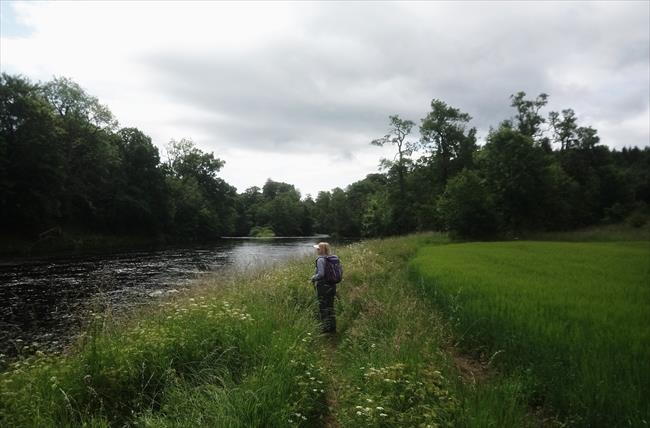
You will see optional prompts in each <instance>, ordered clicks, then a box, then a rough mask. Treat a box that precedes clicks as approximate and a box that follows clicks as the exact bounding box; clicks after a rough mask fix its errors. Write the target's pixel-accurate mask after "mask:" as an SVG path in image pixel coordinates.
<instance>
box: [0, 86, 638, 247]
mask: <svg viewBox="0 0 650 428" xmlns="http://www.w3.org/2000/svg"><path fill="white" fill-rule="evenodd" d="M510 101H511V106H512V107H513V117H511V118H507V119H505V120H503V121H502V122H501V123H500V124H497V126H496V128H493V129H491V130H490V132H489V134H488V135H487V137H486V142H485V144H483V145H479V144H478V142H477V131H476V128H475V127H472V126H471V120H472V118H471V117H470V115H469V114H467V113H464V112H462V111H460V110H459V109H457V108H454V107H452V106H449V105H448V104H446V103H445V102H444V101H441V100H437V99H434V100H433V101H432V102H431V110H430V111H429V112H427V113H426V114H425V115H424V118H422V119H421V121H420V123H419V126H418V125H417V124H416V123H415V122H413V121H410V120H406V119H402V118H400V117H399V116H390V117H389V121H388V124H387V128H388V133H387V134H386V135H384V136H383V137H381V138H378V139H376V140H374V141H372V142H369V143H372V144H374V145H392V146H394V149H395V157H394V159H392V160H389V159H383V160H382V161H381V163H380V168H379V171H378V172H377V173H374V174H370V175H368V176H367V177H366V178H365V179H363V180H361V181H358V182H355V183H352V184H350V185H349V186H347V188H346V189H340V188H335V189H333V190H331V191H323V192H320V193H319V194H318V195H316V198H315V199H313V198H312V197H311V196H309V195H308V196H307V197H304V198H303V197H302V195H301V194H300V192H299V191H298V190H297V189H296V188H295V186H293V185H291V184H288V183H281V182H275V181H272V180H270V179H269V180H268V181H267V182H266V183H265V184H264V185H263V186H262V188H259V187H251V188H249V189H246V190H245V191H244V192H243V193H237V190H236V189H235V188H234V187H233V186H231V185H229V184H228V183H226V182H225V181H224V180H223V179H221V178H219V171H220V169H221V168H222V167H223V166H224V161H223V160H222V159H219V158H218V157H216V156H215V155H214V154H213V153H205V152H203V151H202V150H201V149H199V148H198V147H197V146H196V145H195V144H194V143H193V142H192V141H191V140H188V139H181V140H171V141H170V142H169V144H168V145H167V146H166V153H165V157H164V159H161V156H160V153H159V151H158V149H157V148H156V146H155V145H154V144H152V141H151V138H149V137H148V136H147V135H145V134H144V133H143V132H142V131H140V130H138V129H136V128H120V127H119V125H118V122H117V121H116V119H115V118H114V117H113V115H112V113H111V112H110V110H109V109H108V108H107V107H106V106H104V105H102V104H101V103H100V102H99V100H98V99H97V98H95V97H93V96H92V95H90V94H88V93H86V92H85V91H84V90H83V89H82V88H81V87H80V86H79V85H78V84H76V83H75V82H73V81H72V80H70V79H67V78H54V79H53V80H52V81H49V82H45V83H33V82H30V81H29V80H28V79H26V78H24V77H22V76H13V75H8V74H2V75H1V77H0V234H2V235H3V236H5V237H8V236H11V237H21V238H23V239H30V240H34V239H39V237H40V238H42V237H43V236H48V235H51V234H53V233H54V234H60V233H63V232H66V233H70V232H74V233H98V234H105V235H137V236H147V237H158V238H160V237H165V239H168V240H174V239H194V240H198V239H214V238H218V237H220V236H246V235H249V234H256V233H258V232H259V231H265V232H269V231H272V232H273V233H275V234H276V235H279V236H291V235H311V234H313V233H328V234H332V235H338V236H349V237H359V236H387V235H395V234H403V233H407V232H412V231H419V230H447V231H450V232H451V233H452V234H453V235H455V236H457V237H461V238H469V237H471V238H491V237H507V236H517V235H518V234H520V233H525V232H530V231H543V230H564V229H572V228H576V227H581V226H588V225H592V224H597V223H603V222H620V221H624V220H625V221H628V222H630V223H631V224H632V225H634V226H641V225H643V224H644V223H645V222H646V221H647V218H648V212H649V209H650V208H649V207H650V149H649V148H648V147H646V148H644V149H639V148H636V147H635V148H624V149H622V150H620V151H617V150H611V149H609V148H608V147H607V146H605V145H601V144H600V139H599V137H598V135H597V131H596V130H595V129H593V128H592V127H589V126H583V125H581V124H579V123H578V120H577V116H576V114H575V112H574V111H573V110H572V109H570V108H567V109H565V110H562V111H560V112H550V113H548V114H547V115H542V113H541V111H542V109H543V108H544V107H545V106H546V104H547V101H548V96H547V95H546V94H540V95H539V96H537V97H536V98H534V99H529V98H526V94H525V93H524V92H519V93H517V94H514V95H512V96H511V97H510ZM416 126H417V128H416ZM417 131H419V136H417V135H416V132H417ZM416 156H417V157H416Z"/></svg>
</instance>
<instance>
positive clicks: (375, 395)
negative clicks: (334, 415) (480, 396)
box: [342, 363, 458, 427]
mask: <svg viewBox="0 0 650 428" xmlns="http://www.w3.org/2000/svg"><path fill="white" fill-rule="evenodd" d="M360 370H361V372H362V373H361V376H360V384H359V385H357V386H352V385H350V386H349V387H348V388H347V393H346V400H345V401H346V402H348V407H347V409H346V412H345V414H344V415H342V417H343V419H344V420H345V422H347V423H345V425H350V426H422V427H427V426H431V427H434V426H435V427H439V426H450V425H451V421H452V419H453V415H454V413H455V412H456V410H457V407H458V402H457V400H456V399H455V398H454V397H452V396H451V394H450V393H449V391H448V389H447V381H446V380H445V378H444V377H443V376H442V374H441V373H440V372H439V371H437V370H431V369H428V368H425V367H408V366H407V365H405V364H403V363H396V364H393V365H390V366H385V367H379V368H375V367H367V368H366V367H361V369H360ZM348 394H349V395H348Z"/></svg>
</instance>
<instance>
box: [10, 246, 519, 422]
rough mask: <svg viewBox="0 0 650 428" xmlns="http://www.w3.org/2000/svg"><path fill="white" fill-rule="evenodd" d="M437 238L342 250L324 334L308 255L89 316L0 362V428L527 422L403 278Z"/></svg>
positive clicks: (513, 395)
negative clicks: (111, 315) (465, 372)
mask: <svg viewBox="0 0 650 428" xmlns="http://www.w3.org/2000/svg"><path fill="white" fill-rule="evenodd" d="M445 242H447V240H446V238H445V237H443V236H440V235H417V236H411V237H406V238H399V239H388V240H378V241H369V242H364V243H357V244H354V245H352V246H350V247H349V248H346V249H341V250H340V251H339V255H340V257H341V259H342V260H343V263H344V266H345V279H344V282H343V283H342V284H341V285H340V287H339V295H340V299H339V300H337V302H336V308H337V311H338V333H337V335H336V336H334V337H321V336H319V335H318V333H317V331H318V323H317V321H316V319H315V313H316V310H315V309H316V307H315V304H314V303H315V302H314V291H313V288H312V286H311V285H310V284H309V283H308V278H309V277H310V274H311V271H312V269H313V262H312V261H311V260H299V261H296V262H295V263H288V264H286V265H284V266H282V267H278V268H273V269H270V270H265V271H261V272H258V273H254V274H251V273H248V274H247V273H239V274H236V275H234V276H233V277H230V278H225V279H223V278H221V279H204V280H202V281H203V282H204V284H202V285H201V286H199V287H196V288H195V290H194V291H192V292H191V294H188V295H184V296H180V297H177V298H175V299H170V300H162V301H161V302H160V303H161V304H160V306H158V307H152V308H149V309H145V310H141V311H138V312H136V313H134V314H133V315H132V316H131V317H130V318H128V319H127V318H121V319H108V318H106V317H98V319H97V320H96V321H95V322H94V323H93V324H92V326H91V328H90V329H89V330H88V331H87V333H86V335H85V336H84V337H83V338H82V339H81V340H80V341H79V343H78V344H77V345H76V346H75V347H74V348H73V349H71V350H69V351H68V352H67V353H65V354H62V355H36V356H33V357H29V358H27V359H22V360H18V361H15V362H12V363H11V364H9V365H6V364H5V366H4V367H0V368H2V369H3V370H4V371H3V373H1V374H0V426H3V427H4V426H12V427H13V426H17V427H22V426H25V427H27V426H39V427H41V426H43V427H61V426H95V427H106V426H120V427H121V426H125V425H128V426H146V427H171V426H173V427H190V426H191V427H195V426H210V427H213V426H218V427H249V426H252V427H282V426H309V427H313V426H342V427H359V426H369V427H376V426H379V427H402V426H461V427H462V426H467V427H479V426H499V427H521V426H525V425H526V424H527V423H528V418H527V416H526V415H525V410H526V409H525V406H524V402H523V400H521V394H520V389H521V385H519V384H518V383H517V382H518V381H517V380H516V379H514V380H511V379H500V378H497V379H494V380H490V381H486V382H485V383H483V384H481V385H480V386H477V385H474V384H467V383H466V382H464V381H462V379H461V377H460V375H459V372H458V371H457V370H456V368H455V366H454V364H453V361H452V359H451V358H450V357H449V354H448V352H447V351H446V348H447V347H448V346H449V345H450V343H452V342H453V338H452V337H451V336H450V335H449V328H448V326H447V323H446V321H445V320H444V319H443V318H442V317H441V316H439V315H438V314H437V312H436V311H435V310H434V308H433V304H432V303H431V302H429V301H427V300H426V299H422V298H421V296H420V295H419V294H418V290H417V289H416V288H415V287H413V284H412V283H411V282H410V281H409V272H408V261H409V260H410V258H411V257H412V256H413V255H414V254H415V253H416V251H417V250H418V248H420V247H421V246H423V245H430V244H436V245H437V244H441V243H445ZM495 397H498V399H497V398H495Z"/></svg>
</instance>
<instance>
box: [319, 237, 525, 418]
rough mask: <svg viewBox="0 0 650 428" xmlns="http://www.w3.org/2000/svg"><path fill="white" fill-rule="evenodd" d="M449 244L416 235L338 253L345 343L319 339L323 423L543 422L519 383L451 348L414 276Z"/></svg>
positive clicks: (341, 335)
mask: <svg viewBox="0 0 650 428" xmlns="http://www.w3.org/2000/svg"><path fill="white" fill-rule="evenodd" d="M446 243H447V241H446V239H445V238H443V237H441V236H437V235H419V236H415V237H406V238H398V239H390V240H386V241H371V242H370V243H365V244H359V245H357V246H353V247H352V248H351V249H350V250H347V251H345V252H343V253H342V254H341V256H342V258H343V260H344V261H345V268H346V279H345V282H344V283H343V284H342V285H341V286H340V287H339V294H340V299H341V300H340V302H337V305H338V307H337V310H338V320H337V321H338V326H339V327H338V338H337V340H336V341H335V342H332V340H331V339H323V340H322V344H323V354H322V355H323V366H324V367H326V377H327V379H328V382H327V383H328V385H329V388H330V389H329V392H328V394H327V396H328V401H327V402H328V408H329V411H328V415H329V416H328V417H327V418H326V419H325V422H326V423H325V424H324V425H325V426H345V427H360V426H368V427H375V426H387V427H388V426H423V427H426V426H453V427H456V426H468V427H469V426H477V427H478V426H495V427H497V426H498V427H508V426H512V427H522V426H528V425H530V426H532V425H537V424H536V423H535V422H536V421H535V418H534V417H531V416H530V415H527V407H526V405H525V403H523V402H522V401H521V394H520V392H521V391H520V388H519V385H518V384H517V383H516V382H515V381H513V380H511V379H508V378H500V377H495V378H494V379H493V378H492V377H490V376H488V374H487V371H486V370H485V367H484V366H483V365H481V364H480V363H478V362H476V361H474V360H472V359H471V358H468V357H467V356H461V355H460V354H458V353H453V352H452V345H453V342H454V339H453V338H452V337H451V335H450V328H449V324H448V322H447V321H445V320H443V319H442V318H441V317H440V315H439V314H438V311H437V310H436V309H435V308H434V307H433V306H432V303H431V302H430V301H429V299H423V298H422V295H421V293H420V291H419V290H418V289H417V287H416V286H415V285H414V283H413V281H412V280H411V278H410V272H409V261H410V260H411V259H412V258H413V257H414V256H415V253H416V251H417V249H418V248H420V247H421V246H423V245H425V244H428V245H444V244H446Z"/></svg>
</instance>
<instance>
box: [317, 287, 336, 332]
mask: <svg viewBox="0 0 650 428" xmlns="http://www.w3.org/2000/svg"><path fill="white" fill-rule="evenodd" d="M316 297H318V312H319V316H320V322H321V331H322V332H323V333H336V314H335V313H334V297H336V284H325V283H322V284H317V285H316Z"/></svg>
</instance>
